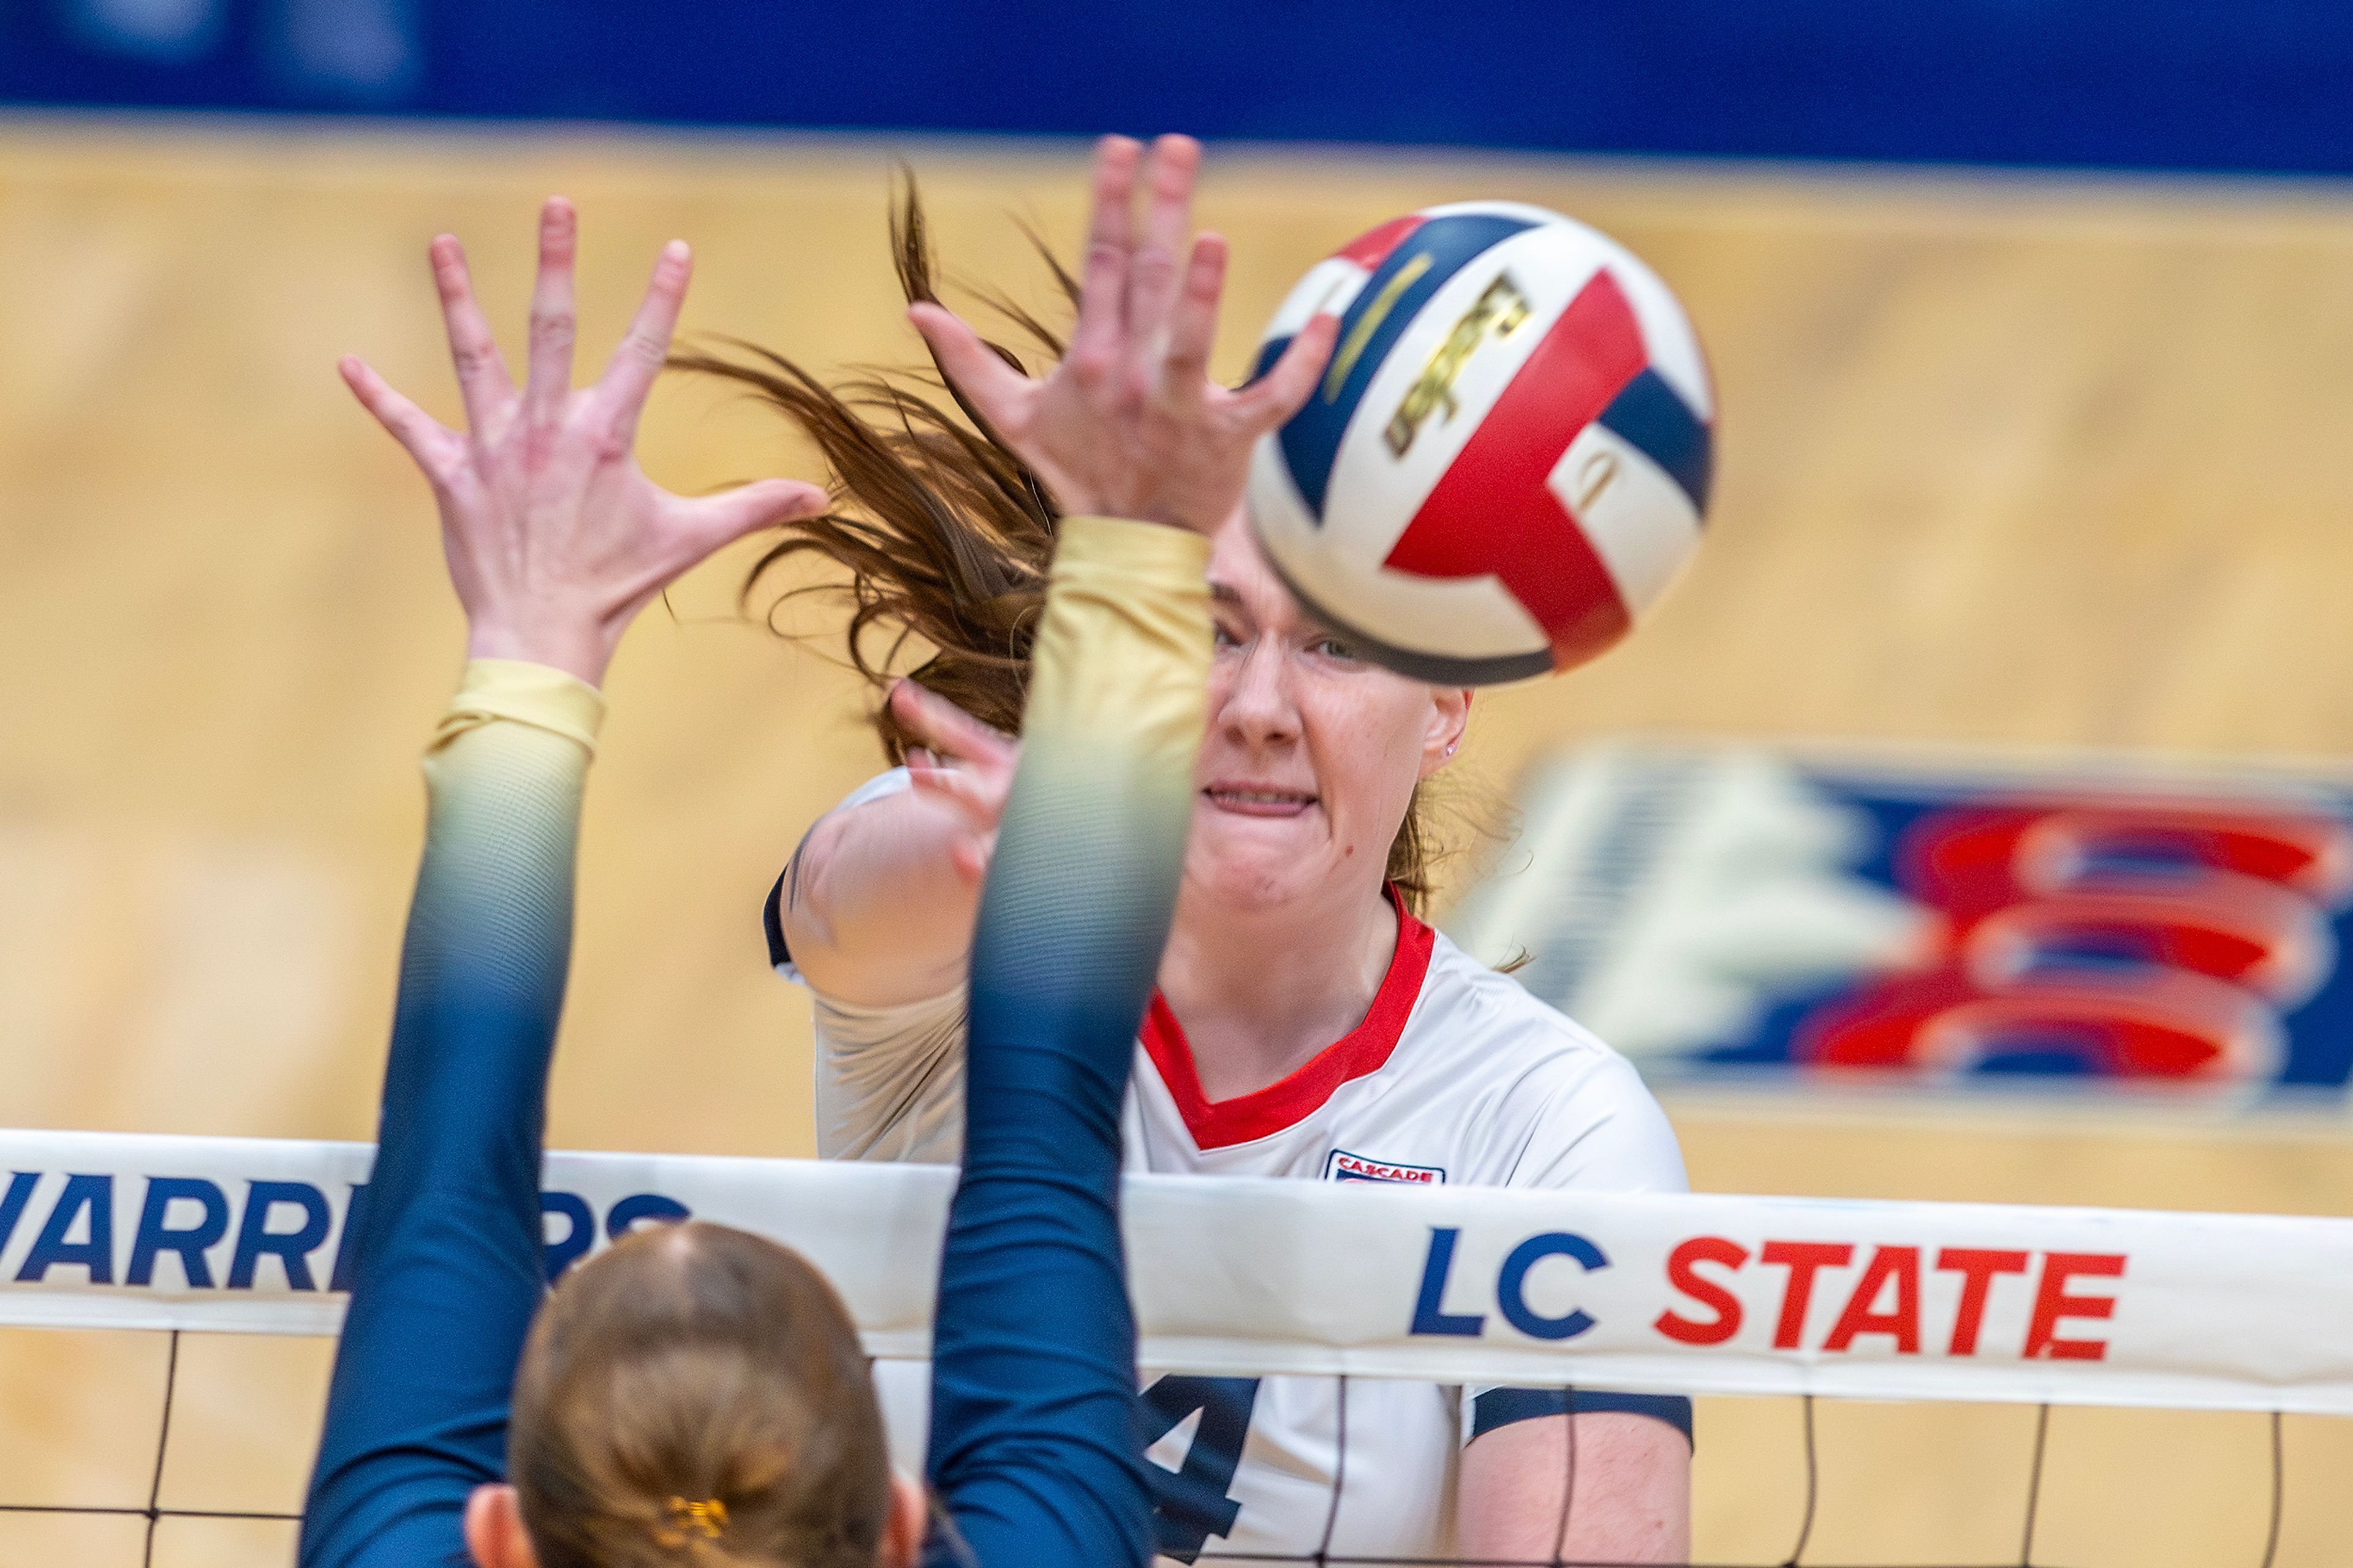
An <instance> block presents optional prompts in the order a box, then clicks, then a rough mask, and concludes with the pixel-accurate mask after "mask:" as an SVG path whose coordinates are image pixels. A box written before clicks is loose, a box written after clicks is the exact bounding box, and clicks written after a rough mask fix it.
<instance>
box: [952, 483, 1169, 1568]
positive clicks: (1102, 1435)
mask: <svg viewBox="0 0 2353 1568" xmlns="http://www.w3.org/2000/svg"><path fill="white" fill-rule="evenodd" d="M1207 561H1208V542H1207V541H1205V540H1202V539H1200V538H1198V537H1197V536H1195V535H1192V534H1189V533H1184V532H1179V531H1176V530H1174V529H1164V528H1155V527H1153V526H1150V525H1147V524H1142V523H1133V522H1118V521H1105V520H1101V519H1085V518H1073V519H1070V520H1068V521H1065V522H1064V524H1063V531H1062V536H1061V542H1060V548H1059V550H1058V552H1057V554H1056V557H1055V562H1054V568H1053V574H1052V577H1051V579H1050V586H1049V589H1048V593H1047V598H1046V611H1045V616H1044V618H1043V619H1042V621H1041V622H1040V624H1039V632H1038V639H1037V645H1036V654H1035V663H1034V666H1033V668H1032V673H1031V684H1030V695H1029V710H1028V712H1027V714H1026V715H1025V717H1024V721H1023V726H1022V729H1023V736H1024V739H1023V742H1022V749H1021V762H1020V765H1019V768H1018V772H1017V773H1016V775H1015V780H1014V785H1013V792H1012V795H1011V797H1010V799H1009V800H1008V803H1007V805H1006V811H1005V817H1004V823H1003V826H1002V827H1001V829H1000V830H999V833H998V837H997V851H996V854H995V856H994V858H993V860H992V863H991V866H990V868H989V872H988V880H987V885H986V886H985V887H984V889H983V890H982V895H981V909H980V918H979V921H978V925H977V927H976V933H975V939H974V944H973V957H972V983H971V1038H970V1045H969V1048H968V1051H967V1054H966V1061H965V1076H966V1093H965V1151H964V1171H963V1175H962V1179H961V1180H960V1181H959V1183H958V1184H957V1188H956V1194H955V1202H954V1204H953V1205H952V1207H951V1209H950V1211H949V1217H948V1229H947V1238H946V1244H945V1247H944V1252H943V1255H942V1259H941V1267H940V1288H939V1309H938V1315H937V1319H936V1322H935V1325H934V1335H933V1363H932V1414H931V1447H930V1456H929V1464H928V1468H929V1471H930V1476H931V1480H932V1483H933V1486H934V1489H936V1492H937V1494H938V1496H939V1498H940V1500H941V1502H942V1504H943V1506H944V1509H945V1510H946V1512H947V1514H948V1516H949V1518H950V1520H951V1521H953V1522H954V1524H955V1529H956V1531H958V1532H959V1533H960V1534H961V1536H962V1538H963V1542H964V1543H965V1545H966V1546H967V1547H968V1548H969V1550H970V1552H971V1555H972V1558H973V1560H974V1561H976V1562H977V1563H980V1564H982V1565H983V1568H1017V1565H1018V1568H1130V1565H1134V1568H1140V1565H1141V1564H1142V1563H1145V1560H1146V1559H1147V1558H1148V1557H1149V1555H1150V1552H1151V1546H1152V1533H1151V1514H1152V1503H1151V1493H1150V1490H1149V1489H1148V1487H1147V1484H1146V1479H1145V1462H1144V1455H1143V1448H1142V1445H1141V1443H1140V1441H1139V1438H1138V1434H1137V1427H1136V1420H1135V1412H1134V1405H1135V1322H1134V1315H1133V1312H1132V1310H1131V1308H1130V1305H1129V1302H1128V1299H1127V1290H1126V1279H1125V1267H1124V1258H1123V1256H1122V1252H1121V1246H1120V1235H1119V1213H1118V1203H1119V1172H1120V1135H1119V1114H1120V1104H1121V1100H1122V1099H1123V1098H1124V1094H1125V1092H1126V1088H1127V1077H1128V1071H1129V1068H1130V1067H1131V1065H1132V1063H1133V1061H1134V1037H1135V1030H1136V1026H1137V1025H1138V1024H1139V1023H1140V1022H1141V1020H1142V1017H1143V1014H1144V1008H1145V1002H1146V1000H1147V998H1148V997H1149V995H1150V994H1151V990H1152V984H1153V981H1154V976H1155V972H1156V970H1157V968H1158V965H1159V960H1160V952H1161V948H1162V946H1163V945H1164V944H1165V942H1166V939H1167V934H1168V924H1169V918H1170V915H1171V912H1172V910H1173V909H1174V906H1175V902H1176V883H1177V877H1178V874H1179V872H1180V870H1181V869H1182V865H1183V860H1184V849H1185V834H1186V829H1187V826H1188V824H1189V821H1190V818H1191V810H1192V779H1193V769H1194V763H1195V759H1196V756H1197V754H1198V749H1199V746H1200V741H1201V731H1202V724H1203V715H1204V707H1205V692H1206V687H1207V680H1208V665H1209V657H1210V631H1209V614H1208V588H1207V585H1206V584H1205V582H1204V571H1205V568H1206V565H1207ZM941 1560H942V1561H953V1554H952V1553H950V1552H944V1555H943V1556H942V1558H941Z"/></svg>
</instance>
